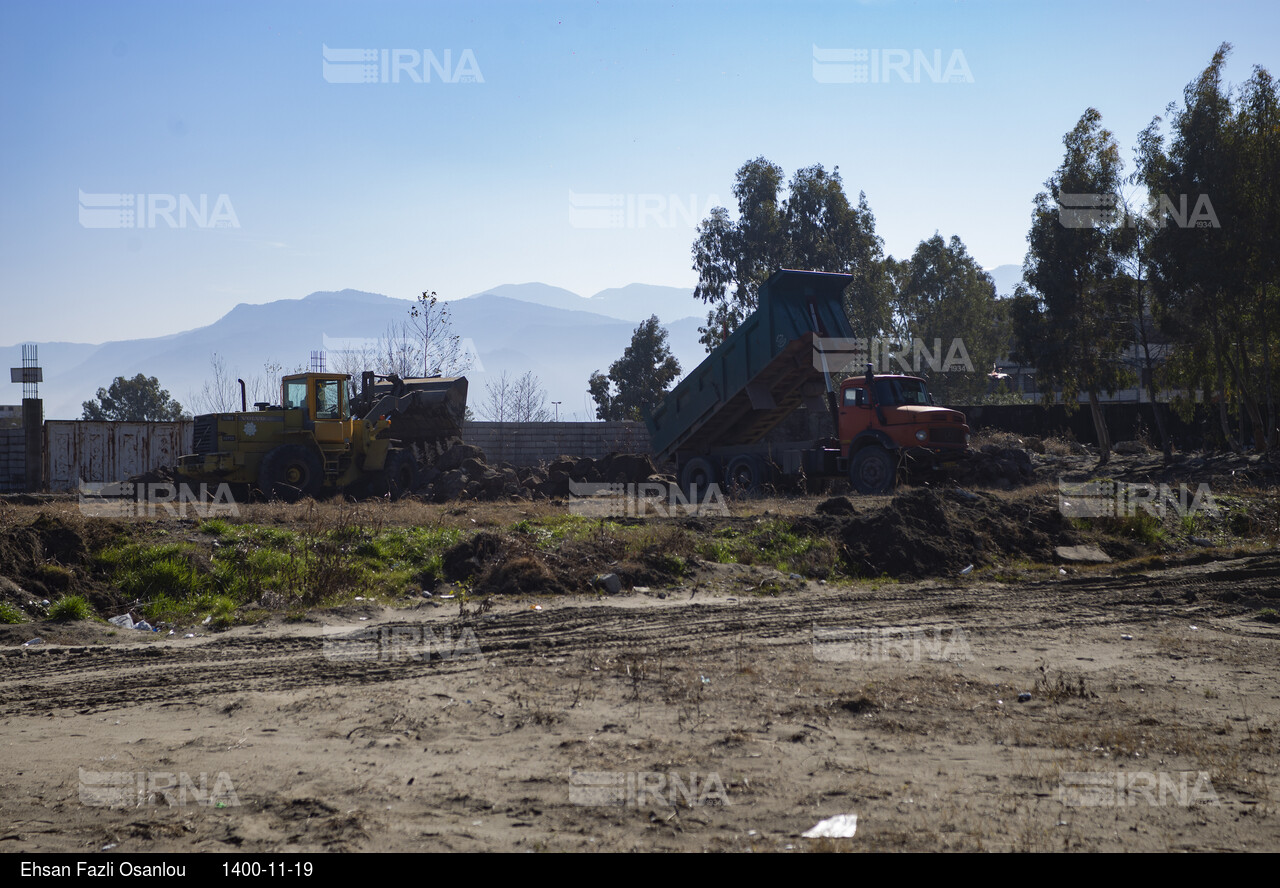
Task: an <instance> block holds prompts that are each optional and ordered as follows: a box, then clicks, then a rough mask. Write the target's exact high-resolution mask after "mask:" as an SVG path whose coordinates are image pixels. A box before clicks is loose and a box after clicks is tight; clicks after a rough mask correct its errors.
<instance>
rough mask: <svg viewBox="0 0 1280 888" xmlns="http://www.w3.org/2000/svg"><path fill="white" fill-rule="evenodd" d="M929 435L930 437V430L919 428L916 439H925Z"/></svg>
mask: <svg viewBox="0 0 1280 888" xmlns="http://www.w3.org/2000/svg"><path fill="white" fill-rule="evenodd" d="M927 437H929V433H928V432H926V431H925V430H924V429H917V430H916V440H917V441H923V440H924V439H925V438H927Z"/></svg>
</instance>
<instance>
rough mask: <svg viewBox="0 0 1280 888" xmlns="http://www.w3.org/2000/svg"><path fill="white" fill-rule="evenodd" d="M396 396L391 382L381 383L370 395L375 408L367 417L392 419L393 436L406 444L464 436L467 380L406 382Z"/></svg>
mask: <svg viewBox="0 0 1280 888" xmlns="http://www.w3.org/2000/svg"><path fill="white" fill-rule="evenodd" d="M403 382H404V387H403V390H402V391H401V393H400V394H399V395H398V396H397V395H393V394H392V391H393V385H392V383H390V382H378V383H376V384H374V385H373V386H371V387H370V390H369V392H368V394H369V395H371V397H370V401H371V403H372V406H371V407H370V408H369V410H368V411H366V412H365V415H364V417H363V418H365V419H368V418H370V417H375V418H376V417H379V416H385V417H387V418H388V419H390V420H391V437H393V438H395V439H397V440H400V441H405V442H419V441H421V442H430V441H440V440H444V439H447V438H458V437H461V436H462V423H463V421H464V419H465V418H466V412H467V378H466V377H465V376H458V377H443V376H441V377H435V378H431V379H406V380H404V381H403Z"/></svg>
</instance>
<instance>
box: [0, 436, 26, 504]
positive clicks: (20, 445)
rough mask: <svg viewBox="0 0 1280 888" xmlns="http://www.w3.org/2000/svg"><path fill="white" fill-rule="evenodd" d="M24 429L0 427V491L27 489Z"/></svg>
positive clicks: (15, 491) (18, 491)
mask: <svg viewBox="0 0 1280 888" xmlns="http://www.w3.org/2000/svg"><path fill="white" fill-rule="evenodd" d="M26 455H27V439H26V430H25V429H23V428H22V427H21V426H19V427H18V428H15V429H0V493H20V492H22V491H24V490H26V489H27V459H26Z"/></svg>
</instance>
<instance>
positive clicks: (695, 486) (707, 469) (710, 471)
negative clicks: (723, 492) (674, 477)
mask: <svg viewBox="0 0 1280 888" xmlns="http://www.w3.org/2000/svg"><path fill="white" fill-rule="evenodd" d="M719 481H720V472H719V467H718V466H717V465H716V464H715V463H713V462H712V461H711V460H709V459H707V458H706V457H704V456H695V457H694V458H693V459H691V460H689V461H688V462H687V463H685V464H684V468H683V469H681V470H680V489H681V490H682V491H683V492H684V493H685V494H687V495H688V497H689V501H690V502H694V501H695V499H696V500H697V501H701V499H702V496H701V494H702V491H704V490H706V489H707V488H708V487H710V486H711V485H712V484H716V483H718V482H719Z"/></svg>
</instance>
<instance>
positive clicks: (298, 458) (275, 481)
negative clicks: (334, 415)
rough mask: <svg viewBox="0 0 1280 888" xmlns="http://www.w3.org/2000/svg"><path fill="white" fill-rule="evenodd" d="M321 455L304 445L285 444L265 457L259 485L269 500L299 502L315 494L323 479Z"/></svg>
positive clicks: (259, 476)
mask: <svg viewBox="0 0 1280 888" xmlns="http://www.w3.org/2000/svg"><path fill="white" fill-rule="evenodd" d="M323 476H324V466H323V464H322V463H321V462H320V456H319V455H318V454H317V453H315V451H313V450H309V449H308V448H306V447H303V446H302V445H301V444H284V445H282V446H280V447H277V448H276V449H275V450H272V451H271V452H270V453H268V454H267V455H266V456H264V457H263V458H262V468H261V470H260V471H259V472H258V487H259V488H261V490H262V495H263V496H265V497H266V498H267V499H269V500H272V499H278V500H283V501H284V502H286V503H296V502H297V501H298V500H300V499H302V498H303V497H307V496H310V497H314V496H315V495H316V494H318V493H319V492H320V485H321V484H322V483H323V481H324V477H323Z"/></svg>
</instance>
